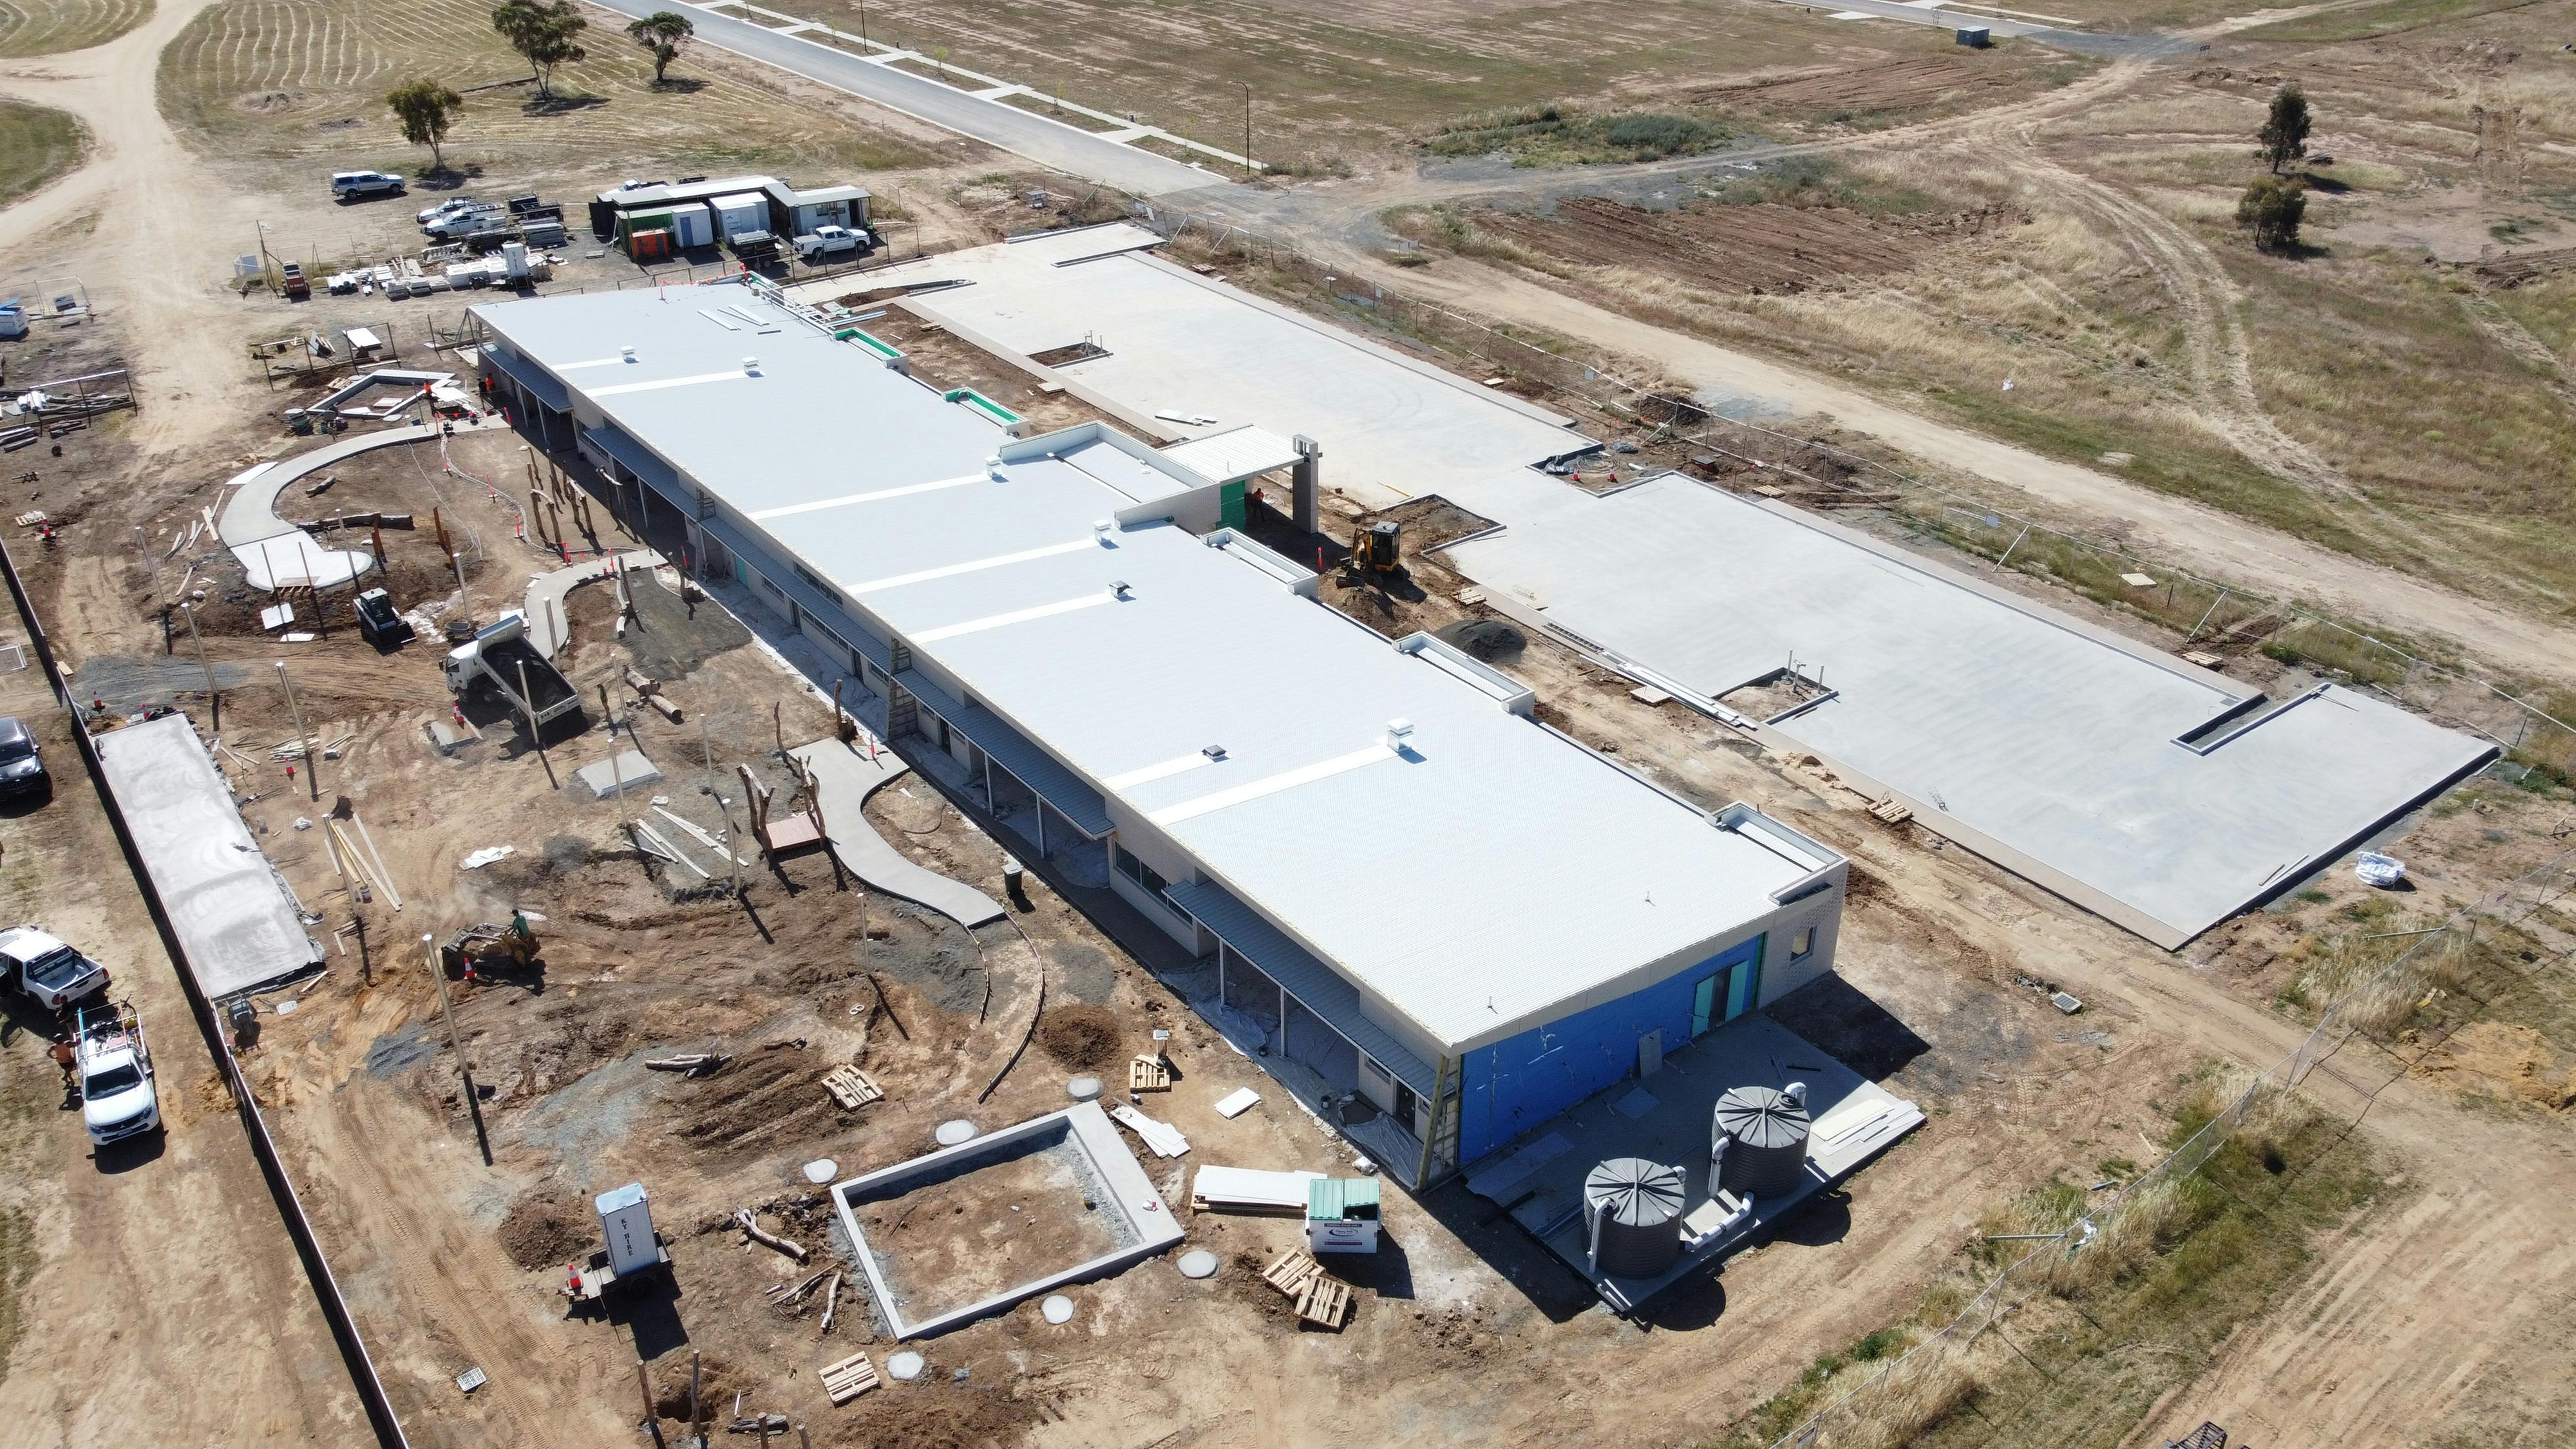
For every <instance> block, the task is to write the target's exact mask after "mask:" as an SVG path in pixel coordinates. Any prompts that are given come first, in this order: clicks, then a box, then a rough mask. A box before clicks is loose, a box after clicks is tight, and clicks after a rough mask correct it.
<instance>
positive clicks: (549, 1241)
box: [501, 1192, 687, 1394]
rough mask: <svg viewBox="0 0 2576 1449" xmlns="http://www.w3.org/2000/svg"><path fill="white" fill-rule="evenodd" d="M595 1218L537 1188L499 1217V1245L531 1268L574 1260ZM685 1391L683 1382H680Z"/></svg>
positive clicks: (574, 1201)
mask: <svg viewBox="0 0 2576 1449" xmlns="http://www.w3.org/2000/svg"><path fill="white" fill-rule="evenodd" d="M598 1238H599V1220H598V1218H597V1217H595V1216H594V1215H593V1214H592V1213H591V1212H589V1211H588V1210H587V1208H586V1206H585V1205H584V1204H583V1203H582V1202H581V1201H580V1200H579V1199H578V1198H574V1197H571V1196H567V1195H565V1194H562V1193H554V1192H541V1193H535V1194H532V1195H530V1196H528V1197H523V1198H521V1199H519V1201H518V1203H517V1205H515V1206H513V1207H512V1208H511V1209H510V1215H509V1216H508V1217H506V1218H503V1219H502V1220H501V1248H502V1250H503V1251H504V1252H507V1253H508V1254H509V1255H510V1261H511V1262H513V1263H516V1264H518V1265H519V1266H520V1267H522V1268H525V1269H528V1270H529V1271H530V1272H534V1271H536V1270H537V1269H540V1268H560V1267H562V1266H563V1265H565V1264H567V1263H573V1262H578V1261H580V1260H581V1259H582V1258H584V1257H586V1256H588V1255H589V1253H590V1250H591V1249H592V1248H594V1247H597V1246H598ZM681 1388H682V1391H683V1393H684V1394H685V1392H686V1389H687V1385H686V1384H683V1385H682V1386H681Z"/></svg>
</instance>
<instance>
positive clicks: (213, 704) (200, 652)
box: [179, 603, 224, 734]
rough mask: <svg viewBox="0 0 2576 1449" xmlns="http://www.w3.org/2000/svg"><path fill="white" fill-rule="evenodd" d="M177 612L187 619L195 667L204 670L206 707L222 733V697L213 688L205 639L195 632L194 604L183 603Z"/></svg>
mask: <svg viewBox="0 0 2576 1449" xmlns="http://www.w3.org/2000/svg"><path fill="white" fill-rule="evenodd" d="M179 614H180V616H181V617H182V618H185V619H186V620H187V621H188V642H189V643H190V644H193V645H195V646H196V649H197V667H198V668H199V669H202V670H204V671H206V698H207V700H208V701H209V702H210V703H209V705H208V708H210V709H211V710H212V711H213V713H214V720H213V724H214V729H215V733H216V734H222V733H223V732H224V697H223V695H222V694H221V693H220V692H218V691H217V690H216V688H215V666H213V665H212V664H209V663H207V662H206V641H205V639H204V637H203V636H201V635H200V634H198V633H197V609H196V606H195V605H193V604H184V603H183V604H181V605H180V606H179Z"/></svg>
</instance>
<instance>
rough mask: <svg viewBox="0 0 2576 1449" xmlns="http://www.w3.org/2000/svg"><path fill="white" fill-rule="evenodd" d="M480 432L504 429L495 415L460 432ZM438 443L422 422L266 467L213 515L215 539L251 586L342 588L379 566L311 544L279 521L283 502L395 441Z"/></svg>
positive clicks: (247, 476) (367, 557)
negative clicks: (312, 480)
mask: <svg viewBox="0 0 2576 1449" xmlns="http://www.w3.org/2000/svg"><path fill="white" fill-rule="evenodd" d="M483 426H490V427H505V426H507V424H504V423H503V422H501V421H500V419H499V418H498V417H495V418H493V419H491V420H490V421H489V422H488V423H485V422H482V421H479V420H474V419H466V420H461V421H459V422H458V423H457V424H456V428H457V430H458V431H460V432H471V431H473V430H474V429H475V428H477V427H483ZM437 437H438V430H437V428H435V427H433V426H430V425H427V424H422V423H413V424H411V425H409V426H407V427H400V428H384V429H380V430H378V431H375V432H367V433H344V434H342V435H341V436H339V437H336V438H334V439H332V440H331V441H330V442H327V443H324V444H323V445H322V446H320V447H318V448H315V449H312V450H311V451H309V452H304V453H299V454H297V455H296V456H294V457H292V458H281V459H279V460H277V461H276V462H273V463H263V464H261V465H260V466H258V467H256V468H253V469H251V470H249V471H248V472H245V473H242V474H241V475H239V476H238V477H237V478H236V479H235V480H234V481H235V482H238V483H239V484H241V488H240V491H238V492H236V493H234V494H233V496H232V498H231V500H230V501H229V502H227V503H225V504H224V511H223V512H221V513H219V514H217V515H216V516H215V536H216V537H218V538H220V539H222V540H223V542H224V546H225V547H226V548H229V549H231V550H232V551H233V557H235V558H237V559H239V560H241V565H242V570H243V572H245V573H247V574H248V575H249V576H250V583H251V587H253V588H256V589H274V588H276V587H277V586H278V584H280V583H288V584H307V583H309V584H312V585H314V586H315V587H317V588H332V587H335V586H337V585H340V584H345V583H347V582H349V581H350V580H352V579H354V578H356V577H357V576H358V575H360V574H363V573H365V572H366V571H367V570H369V569H371V568H373V567H375V562H376V561H375V558H374V556H373V555H371V554H369V553H367V552H366V551H365V550H363V549H335V548H324V547H322V546H321V545H320V544H318V543H316V542H314V541H313V536H312V535H311V534H308V533H306V532H305V531H304V530H303V529H301V528H298V527H297V526H295V524H294V523H292V522H290V521H288V520H287V519H285V518H283V517H281V516H279V514H278V512H277V500H278V498H279V496H280V495H282V494H284V493H285V492H286V490H287V489H289V488H291V487H293V486H294V485H295V484H296V483H297V482H298V481H299V480H301V479H304V478H307V477H310V476H311V475H312V474H314V473H317V472H319V471H321V470H322V469H324V468H328V467H330V466H332V465H333V464H336V463H339V462H341V461H342V460H344V459H348V458H354V457H356V456H357V455H358V454H360V453H366V452H372V451H374V450H375V449H377V448H390V447H392V446H394V445H395V444H397V443H424V442H433V441H435V440H436V439H437Z"/></svg>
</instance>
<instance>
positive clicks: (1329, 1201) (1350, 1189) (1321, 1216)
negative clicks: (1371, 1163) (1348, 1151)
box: [1306, 1177, 1378, 1253]
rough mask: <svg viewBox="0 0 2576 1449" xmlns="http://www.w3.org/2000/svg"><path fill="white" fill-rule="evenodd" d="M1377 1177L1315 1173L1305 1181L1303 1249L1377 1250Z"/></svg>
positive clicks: (1328, 1251) (1327, 1251) (1348, 1251)
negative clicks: (1317, 1175)
mask: <svg viewBox="0 0 2576 1449" xmlns="http://www.w3.org/2000/svg"><path fill="white" fill-rule="evenodd" d="M1377 1228H1378V1216H1377V1179H1376V1178H1374V1177H1318V1178H1315V1179H1313V1180H1312V1181H1310V1182H1308V1183H1307V1184H1306V1249H1307V1251H1308V1252H1314V1253H1374V1252H1376V1251H1377Z"/></svg>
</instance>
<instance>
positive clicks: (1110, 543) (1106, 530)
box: [1091, 518, 1118, 548]
mask: <svg viewBox="0 0 2576 1449" xmlns="http://www.w3.org/2000/svg"><path fill="white" fill-rule="evenodd" d="M1116 527H1117V525H1116V524H1113V523H1111V522H1110V521H1109V520H1108V519H1106V518H1100V519H1094V520H1092V524H1091V536H1092V537H1094V538H1096V539H1099V540H1100V546H1101V547H1102V548H1116V547H1117V546H1118V541H1117V540H1116V539H1113V538H1111V537H1110V536H1109V534H1110V530H1112V529H1114V528H1116Z"/></svg>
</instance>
